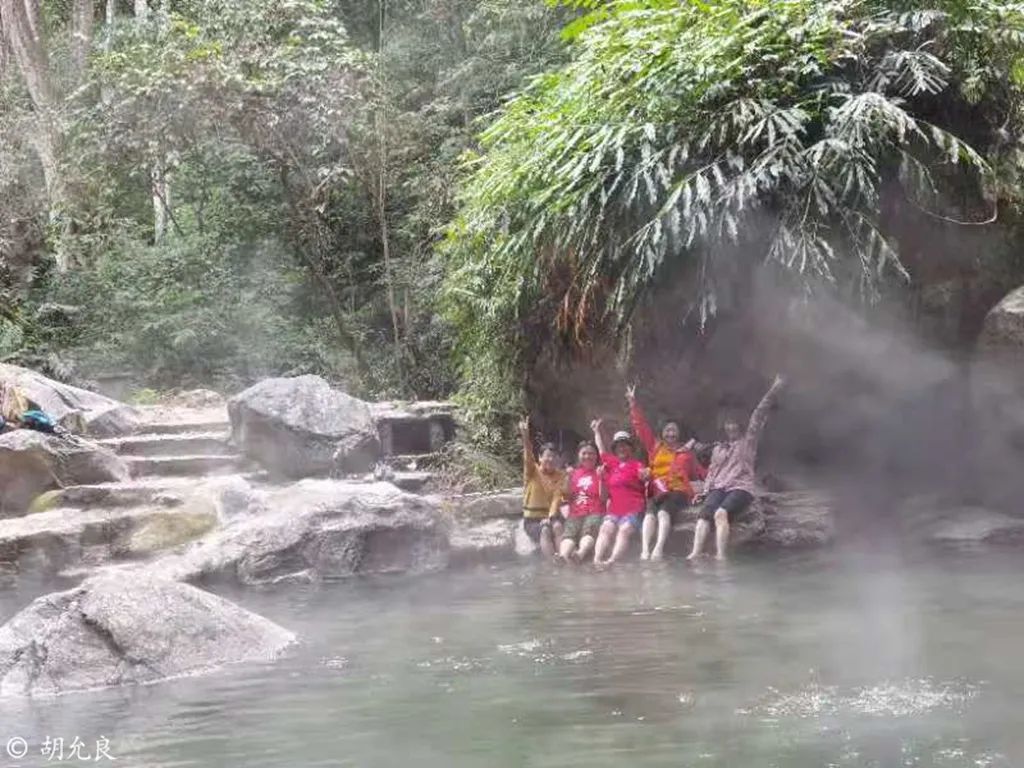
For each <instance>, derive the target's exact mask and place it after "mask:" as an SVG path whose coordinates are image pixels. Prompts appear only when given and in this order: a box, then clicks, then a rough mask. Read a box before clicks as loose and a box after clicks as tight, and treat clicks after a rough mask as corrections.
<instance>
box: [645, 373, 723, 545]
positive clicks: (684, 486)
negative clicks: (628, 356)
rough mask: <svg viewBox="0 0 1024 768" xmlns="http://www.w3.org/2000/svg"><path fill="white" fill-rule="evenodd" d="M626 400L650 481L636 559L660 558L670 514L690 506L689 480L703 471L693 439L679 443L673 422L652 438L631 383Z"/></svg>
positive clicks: (691, 494)
mask: <svg viewBox="0 0 1024 768" xmlns="http://www.w3.org/2000/svg"><path fill="white" fill-rule="evenodd" d="M626 400H627V402H628V403H629V418H630V421H631V422H632V423H633V432H634V433H635V434H636V436H637V438H639V440H640V444H641V445H643V447H644V450H645V451H646V452H647V464H648V466H649V467H650V470H651V482H650V484H649V485H648V491H649V496H650V498H651V505H650V507H649V508H648V509H647V510H646V513H645V514H644V522H643V529H642V539H641V548H640V559H641V560H660V559H661V558H662V556H663V555H664V552H665V543H666V542H667V541H668V537H669V534H670V533H671V532H672V516H673V515H678V514H679V513H680V512H682V511H683V510H684V509H686V508H687V507H688V506H689V505H690V502H691V501H692V500H693V498H694V492H693V486H692V485H690V483H691V482H693V481H696V480H703V479H704V476H705V474H706V473H705V470H704V467H702V466H701V465H700V462H699V461H697V455H696V454H695V453H694V451H693V446H694V444H695V441H694V440H692V439H691V440H689V441H688V442H686V443H685V444H684V443H682V442H681V433H680V429H679V424H678V423H677V422H674V421H669V422H666V423H665V425H664V426H662V428H661V435H660V437H655V435H654V430H652V429H651V426H650V424H648V422H647V419H646V417H645V416H644V412H643V409H642V408H641V407H640V404H639V403H638V402H637V400H636V386H635V385H631V386H629V387H627V388H626ZM655 532H657V538H655ZM652 545H653V546H652Z"/></svg>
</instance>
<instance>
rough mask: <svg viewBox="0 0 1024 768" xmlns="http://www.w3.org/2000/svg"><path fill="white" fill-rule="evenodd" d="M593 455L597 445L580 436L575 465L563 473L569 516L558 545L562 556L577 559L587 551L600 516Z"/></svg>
mask: <svg viewBox="0 0 1024 768" xmlns="http://www.w3.org/2000/svg"><path fill="white" fill-rule="evenodd" d="M597 458H598V457H597V446H596V445H594V444H593V443H592V442H590V441H589V440H584V441H583V442H582V443H580V447H579V451H578V453H577V456H576V459H577V467H576V469H574V470H572V471H571V472H570V473H569V475H568V477H566V483H565V488H564V489H563V490H562V494H563V498H564V499H567V500H568V502H569V516H568V518H566V521H565V531H564V532H563V533H562V541H561V544H559V548H558V554H560V555H561V556H562V558H563V559H565V560H576V561H577V562H581V561H582V560H583V559H584V558H585V557H586V556H587V555H589V554H590V551H591V550H592V549H593V548H594V541H595V539H596V538H597V532H598V530H599V529H600V527H601V521H602V520H603V518H604V497H603V495H602V493H603V491H602V484H601V471H600V468H599V467H598V463H597Z"/></svg>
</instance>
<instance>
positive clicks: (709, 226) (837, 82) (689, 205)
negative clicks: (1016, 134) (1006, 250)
mask: <svg viewBox="0 0 1024 768" xmlns="http://www.w3.org/2000/svg"><path fill="white" fill-rule="evenodd" d="M565 36H566V37H567V38H568V39H569V40H571V43H572V48H573V54H574V56H573V59H572V61H571V62H570V63H569V64H568V65H567V66H565V67H564V68H562V69H560V70H557V71H554V72H551V73H550V74H547V75H544V76H542V77H539V78H537V79H536V80H534V81H533V83H532V84H531V85H530V86H529V87H528V88H526V89H525V90H523V91H522V92H521V93H519V94H518V95H517V96H516V97H515V98H513V99H512V100H511V101H510V102H509V103H508V104H507V105H506V106H505V107H504V109H503V110H501V112H500V113H499V114H498V115H497V117H496V119H494V121H493V122H492V123H491V124H490V125H489V126H488V127H487V128H486V129H485V130H484V131H483V132H482V134H481V136H480V140H481V145H482V149H481V151H480V153H479V154H478V155H475V156H473V157H470V158H469V159H468V161H467V164H468V174H467V178H466V180H465V183H464V186H463V189H462V194H461V198H460V200H461V207H460V211H459V214H458V216H457V218H456V219H455V220H454V222H453V223H452V224H451V226H450V228H449V233H448V252H449V267H450V269H449V276H448V284H447V298H448V306H449V312H450V315H451V317H452V319H453V320H454V322H455V324H456V325H457V327H458V328H459V330H460V340H461V347H460V349H461V353H462V357H463V363H464V370H465V371H467V372H469V371H472V374H473V377H474V378H476V377H479V376H480V371H481V369H485V370H486V369H488V368H489V367H490V368H494V369H495V370H500V369H503V368H507V367H508V366H510V365H512V366H516V365H517V364H518V360H519V358H517V353H518V351H519V350H520V349H521V347H520V346H519V345H518V342H517V340H516V339H515V338H514V337H511V338H510V335H509V329H510V328H516V327H519V328H522V327H523V324H524V321H523V319H524V317H525V316H526V315H527V312H529V313H530V314H531V315H533V316H534V319H536V313H537V312H538V311H541V312H544V313H546V314H545V318H544V319H545V320H546V321H547V322H548V327H549V328H553V327H554V325H555V321H556V317H561V319H562V321H563V322H566V323H569V324H571V325H575V326H577V327H579V326H585V325H587V324H588V323H591V322H593V321H594V320H595V319H597V318H599V317H601V316H607V313H610V314H611V316H612V317H613V318H615V319H616V320H617V321H618V327H619V328H620V329H621V328H623V327H624V326H625V325H627V324H628V322H629V320H630V318H631V317H632V314H633V312H634V309H635V307H636V305H637V301H638V299H639V298H641V297H642V296H643V295H644V294H645V292H646V291H647V289H648V288H649V287H650V286H651V285H652V284H653V283H655V282H657V280H658V278H659V276H660V275H662V274H664V272H665V269H666V267H672V268H678V267H680V266H682V267H683V268H684V269H687V270H689V272H690V274H691V276H692V281H693V284H694V286H695V290H694V292H693V295H692V299H693V302H694V307H696V308H697V309H698V310H699V317H700V319H701V320H702V321H706V320H707V319H708V318H709V317H710V316H712V315H713V314H714V313H715V311H716V309H717V292H716V287H717V286H716V276H718V275H719V273H720V272H721V270H722V268H723V266H725V265H723V264H722V259H724V258H725V256H724V254H727V253H728V254H733V255H735V254H741V255H742V256H743V258H747V259H754V260H759V259H767V260H768V261H771V262H774V263H776V264H778V265H780V266H781V267H782V268H784V269H785V270H787V271H788V272H789V273H791V274H793V275H794V276H796V277H797V278H798V279H799V280H800V281H801V282H802V283H803V284H804V285H805V286H806V287H814V286H817V285H820V284H822V283H826V284H832V285H836V286H846V285H852V286H855V287H857V288H859V289H860V291H861V292H862V293H864V294H866V295H869V296H870V295H872V294H873V293H874V292H875V291H876V290H877V288H878V286H879V283H880V281H882V280H883V279H885V277H886V276H887V275H899V274H905V270H904V267H903V265H902V263H901V261H900V258H899V254H898V252H897V248H896V246H895V244H894V243H893V242H892V241H891V240H890V238H889V237H887V234H886V232H885V231H883V228H882V227H881V225H880V217H879V213H880V211H879V208H880V200H881V199H882V196H883V192H884V191H886V190H888V189H890V188H891V187H892V186H893V185H898V186H899V188H900V189H902V193H903V194H904V195H905V196H906V197H907V198H909V199H910V200H912V201H914V204H916V205H918V206H920V207H923V208H926V209H929V210H933V212H935V213H937V214H938V213H939V212H940V211H939V210H938V209H937V206H940V205H941V194H939V193H940V192H941V188H942V185H943V184H945V183H948V180H949V179H950V178H951V177H955V178H956V179H957V180H958V183H960V184H961V185H966V186H970V187H972V188H973V189H974V191H975V193H976V194H978V195H979V196H984V195H989V196H991V194H992V183H991V163H990V162H989V161H990V159H991V157H990V156H988V155H987V154H986V150H987V149H988V147H987V146H985V147H982V148H981V149H980V150H977V149H975V148H973V147H972V146H971V144H969V143H968V142H967V141H965V140H963V139H962V138H961V135H962V134H961V132H960V129H962V128H963V127H964V126H963V125H958V124H956V121H955V119H953V118H950V117H947V115H949V114H952V113H953V111H951V110H947V109H945V108H944V107H945V106H948V105H950V104H963V105H976V106H977V114H978V116H979V117H980V121H979V126H978V128H980V130H978V129H975V130H974V134H975V135H978V134H979V133H980V134H982V135H983V134H985V133H986V131H989V132H990V126H989V125H988V124H987V123H986V122H985V121H986V120H998V121H999V122H1002V123H1003V124H1004V128H1005V124H1006V123H1007V122H1012V121H1014V120H1016V109H1017V106H1018V102H1017V98H1018V88H1017V80H1018V79H1019V77H1020V73H1021V71H1022V63H1024V58H1022V51H1024V6H1022V5H1019V4H1016V3H1000V2H992V1H991V0H978V1H977V2H969V3H963V2H947V3H944V2H933V3H904V4H903V5H902V7H898V8H895V9H894V8H893V6H892V4H887V5H885V6H883V5H882V4H879V3H871V2H857V1H856V0H832V1H830V2H817V1H815V0H784V1H783V2H749V1H747V2H743V1H741V0H712V1H711V2H697V1H696V0H691V1H687V2H680V0H617V1H612V2H608V3H604V4H597V5H596V7H594V8H593V9H592V10H591V11H590V12H589V13H588V14H587V15H585V16H583V17H582V18H580V19H578V20H577V21H575V22H574V23H573V24H572V25H571V26H570V27H569V28H568V29H567V30H566V35H565ZM555 278H557V279H555ZM683 311H685V308H684V310H683ZM467 379H468V377H467ZM505 394H509V393H508V392H506V393H505Z"/></svg>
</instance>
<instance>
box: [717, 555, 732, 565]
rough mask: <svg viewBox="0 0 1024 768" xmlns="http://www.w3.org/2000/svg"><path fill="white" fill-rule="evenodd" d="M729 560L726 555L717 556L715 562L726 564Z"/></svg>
mask: <svg viewBox="0 0 1024 768" xmlns="http://www.w3.org/2000/svg"><path fill="white" fill-rule="evenodd" d="M728 559H729V558H727V557H726V556H725V555H715V560H717V561H718V562H720V563H724V562H725V561H726V560H728Z"/></svg>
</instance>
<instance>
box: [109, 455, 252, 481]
mask: <svg viewBox="0 0 1024 768" xmlns="http://www.w3.org/2000/svg"><path fill="white" fill-rule="evenodd" d="M126 460H127V462H128V467H129V469H131V472H132V477H153V476H161V477H164V476H169V475H170V476H181V475H196V476H202V475H223V474H225V473H231V472H237V471H239V470H240V469H242V468H243V467H244V466H245V465H246V460H245V459H244V458H243V457H241V456H217V455H209V454H198V455H195V456H136V457H128V458H127V459H126Z"/></svg>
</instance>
